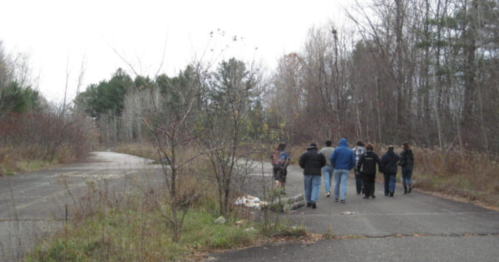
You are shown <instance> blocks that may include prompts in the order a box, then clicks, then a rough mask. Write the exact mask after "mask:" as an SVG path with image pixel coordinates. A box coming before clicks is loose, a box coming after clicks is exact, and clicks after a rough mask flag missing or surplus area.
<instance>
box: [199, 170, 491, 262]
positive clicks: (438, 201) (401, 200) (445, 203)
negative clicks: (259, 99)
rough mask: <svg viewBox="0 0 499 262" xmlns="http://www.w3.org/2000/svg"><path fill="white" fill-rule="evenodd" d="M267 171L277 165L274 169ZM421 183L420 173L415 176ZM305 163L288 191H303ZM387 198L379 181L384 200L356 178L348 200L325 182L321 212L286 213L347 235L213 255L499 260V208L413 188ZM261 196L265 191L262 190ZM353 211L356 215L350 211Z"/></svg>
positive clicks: (291, 173) (315, 228)
mask: <svg viewBox="0 0 499 262" xmlns="http://www.w3.org/2000/svg"><path fill="white" fill-rule="evenodd" d="M266 168H268V169H269V168H270V166H267V167H266ZM414 179H415V180H417V177H414ZM303 191H304V190H303V175H302V170H301V169H300V168H299V167H296V166H291V167H290V168H289V169H288V183H287V193H288V195H292V196H294V195H296V194H300V193H303ZM402 191H403V189H402V188H401V186H400V185H397V189H396V193H395V197H393V198H391V197H385V196H384V194H383V187H382V185H381V184H376V196H377V198H376V199H369V200H365V199H362V196H359V195H356V193H355V180H354V179H353V177H349V179H348V188H347V197H346V203H345V204H342V203H338V202H335V201H334V198H333V197H330V198H326V194H325V189H324V182H323V181H322V184H321V192H320V197H319V201H318V203H317V209H315V210H314V209H311V208H305V207H302V208H299V209H297V210H295V211H294V212H292V213H290V214H285V215H282V216H281V219H282V220H287V221H290V223H291V224H293V225H303V226H305V227H306V228H307V231H309V232H311V233H319V234H324V233H326V232H328V229H329V230H330V232H331V233H332V234H333V235H334V236H337V237H340V238H342V237H344V238H346V239H334V240H321V241H319V242H317V243H315V244H310V245H302V244H299V243H287V244H276V245H266V246H262V247H255V248H249V249H244V250H240V251H234V252H227V253H223V254H212V255H211V256H210V258H209V260H216V261H454V262H455V261H499V212H496V211H493V210H487V209H484V208H481V207H478V206H476V205H474V204H472V203H461V202H455V201H452V200H448V199H443V198H439V197H435V196H433V195H430V194H425V193H419V192H415V191H413V192H412V193H411V194H408V195H403V194H402ZM253 193H257V191H254V192H253ZM344 211H350V212H352V214H351V215H343V214H342V212H344Z"/></svg>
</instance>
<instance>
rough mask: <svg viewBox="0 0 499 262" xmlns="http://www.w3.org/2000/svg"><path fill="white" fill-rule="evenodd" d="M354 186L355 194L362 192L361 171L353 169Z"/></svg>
mask: <svg viewBox="0 0 499 262" xmlns="http://www.w3.org/2000/svg"><path fill="white" fill-rule="evenodd" d="M355 186H356V187H357V195H360V193H362V187H363V186H364V181H363V178H362V173H360V172H359V171H357V169H355Z"/></svg>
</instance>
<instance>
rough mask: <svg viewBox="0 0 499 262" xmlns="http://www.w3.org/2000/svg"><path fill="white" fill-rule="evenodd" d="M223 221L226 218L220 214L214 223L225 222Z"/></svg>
mask: <svg viewBox="0 0 499 262" xmlns="http://www.w3.org/2000/svg"><path fill="white" fill-rule="evenodd" d="M225 222H227V220H226V219H225V218H224V217H223V216H220V217H219V218H217V219H216V220H215V224H222V225H223V224H225Z"/></svg>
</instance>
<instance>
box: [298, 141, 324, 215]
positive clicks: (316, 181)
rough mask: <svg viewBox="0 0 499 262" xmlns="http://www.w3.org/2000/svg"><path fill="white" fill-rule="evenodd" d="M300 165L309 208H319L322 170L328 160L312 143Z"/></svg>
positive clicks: (301, 158)
mask: <svg viewBox="0 0 499 262" xmlns="http://www.w3.org/2000/svg"><path fill="white" fill-rule="evenodd" d="M298 163H299V164H300V167H301V168H303V175H304V182H305V200H306V201H307V207H312V208H317V200H318V198H319V189H320V186H321V169H322V167H323V166H325V165H326V158H325V157H324V155H323V154H322V153H321V152H320V151H318V150H317V145H316V144H315V143H312V144H310V146H309V147H308V148H307V151H306V152H304V153H303V154H302V155H301V156H300V160H299V161H298Z"/></svg>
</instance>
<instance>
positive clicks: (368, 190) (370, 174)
mask: <svg viewBox="0 0 499 262" xmlns="http://www.w3.org/2000/svg"><path fill="white" fill-rule="evenodd" d="M366 150H367V151H366V153H364V154H363V155H362V156H361V157H360V160H359V163H358V164H357V169H358V170H361V172H362V176H363V177H364V199H369V197H372V198H376V196H374V180H375V179H376V164H377V165H378V170H379V172H383V166H382V164H381V160H380V159H379V156H378V155H377V154H376V153H374V152H373V150H374V146H373V145H372V144H367V145H366Z"/></svg>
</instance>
